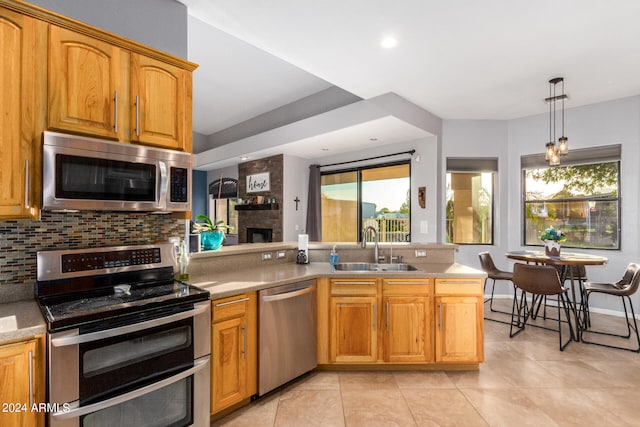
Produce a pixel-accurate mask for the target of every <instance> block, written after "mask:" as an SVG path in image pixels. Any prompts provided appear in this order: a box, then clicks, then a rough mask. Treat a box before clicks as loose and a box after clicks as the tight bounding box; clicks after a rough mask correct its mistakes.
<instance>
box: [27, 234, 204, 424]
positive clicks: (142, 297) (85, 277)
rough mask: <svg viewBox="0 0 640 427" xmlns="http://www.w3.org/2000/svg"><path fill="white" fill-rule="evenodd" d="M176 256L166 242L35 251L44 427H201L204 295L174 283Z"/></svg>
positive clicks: (186, 285) (196, 289) (184, 285)
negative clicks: (43, 328)
mask: <svg viewBox="0 0 640 427" xmlns="http://www.w3.org/2000/svg"><path fill="white" fill-rule="evenodd" d="M174 257H175V251H174V246H173V245H172V244H156V245H144V246H120V247H109V248H100V249H81V250H69V251H48V252H38V255H37V265H38V274H37V282H36V297H37V298H38V302H39V304H40V309H41V311H42V313H43V315H44V317H45V319H46V321H47V329H48V333H47V363H48V369H47V371H48V373H47V375H48V378H47V401H48V402H49V403H51V404H52V407H57V408H58V409H59V411H58V412H53V413H50V414H49V418H48V422H49V425H50V426H51V427H57V426H133V425H135V426H190V425H195V426H206V425H209V394H210V386H209V384H210V380H209V375H210V364H209V357H210V352H211V336H210V328H211V307H210V302H209V292H207V291H204V290H202V289H199V288H196V287H194V286H190V285H188V284H185V283H180V282H177V281H174V271H173V265H174ZM53 404H57V405H53Z"/></svg>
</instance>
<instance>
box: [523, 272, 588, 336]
mask: <svg viewBox="0 0 640 427" xmlns="http://www.w3.org/2000/svg"><path fill="white" fill-rule="evenodd" d="M553 267H554V268H555V269H556V270H558V275H559V276H560V282H561V283H562V284H563V286H564V285H566V283H567V281H569V282H571V279H572V278H573V280H574V283H575V282H577V283H578V287H579V289H578V292H579V294H580V301H577V300H574V301H573V303H574V304H576V309H578V310H580V311H581V312H582V321H583V322H587V324H588V322H589V319H588V317H589V313H588V312H587V310H586V304H585V300H586V297H585V293H584V284H585V282H586V281H587V269H586V267H585V266H584V265H581V264H579V265H565V266H561V265H554V266H553ZM551 302H553V301H551ZM541 306H542V307H543V309H542V318H543V319H545V320H546V319H549V320H557V319H554V318H551V317H548V316H547V297H544V298H540V300H539V301H538V307H537V308H536V312H535V313H536V314H535V315H534V318H535V316H536V315H537V314H538V313H539V311H540V307H541Z"/></svg>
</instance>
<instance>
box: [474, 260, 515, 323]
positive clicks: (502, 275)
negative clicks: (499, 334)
mask: <svg viewBox="0 0 640 427" xmlns="http://www.w3.org/2000/svg"><path fill="white" fill-rule="evenodd" d="M478 256H479V257H480V267H481V268H482V270H483V271H484V272H485V273H487V278H486V279H484V287H485V290H486V288H487V280H488V279H491V280H493V284H492V286H491V296H490V297H489V298H487V299H485V300H484V302H485V303H486V302H487V301H489V310H491V311H493V312H495V313H503V314H511V313H509V312H506V311H501V310H497V309H494V308H493V294H494V292H495V289H496V280H506V281H509V282H511V283H513V273H512V272H510V271H503V270H500V269H498V267H496V265H495V263H494V262H493V258H492V257H491V254H490V253H489V252H480V253H479V254H478ZM487 320H495V319H489V318H488V319H487ZM495 321H496V322H500V320H495ZM501 323H506V322H501Z"/></svg>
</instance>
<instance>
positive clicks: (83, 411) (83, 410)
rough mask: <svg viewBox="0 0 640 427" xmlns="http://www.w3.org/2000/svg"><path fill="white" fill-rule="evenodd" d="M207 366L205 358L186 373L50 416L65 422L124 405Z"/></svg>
mask: <svg viewBox="0 0 640 427" xmlns="http://www.w3.org/2000/svg"><path fill="white" fill-rule="evenodd" d="M208 364H209V358H208V357H207V358H206V359H205V358H202V359H199V360H198V361H196V362H195V363H194V364H193V367H192V368H189V369H187V370H186V371H182V372H180V373H179V374H177V375H174V376H172V377H169V378H165V379H163V380H161V381H158V382H155V383H153V384H149V385H147V386H144V387H142V388H139V389H137V390H133V391H130V392H128V393H124V394H121V395H119V396H116V397H112V398H111V399H107V400H103V401H100V402H97V403H94V404H91V405H87V406H82V407H78V406H76V405H74V406H72V407H71V408H70V409H69V410H66V411H65V410H62V411H60V412H54V413H52V414H51V416H52V417H53V419H54V420H66V419H70V418H79V417H81V416H83V415H87V414H90V413H92V412H97V411H99V410H101V409H106V408H110V407H112V406H114V405H118V404H120V403H124V402H127V401H130V400H133V399H135V398H136V397H140V396H144V395H145V394H149V393H152V392H154V391H156V390H159V389H161V388H163V387H166V386H169V385H171V384H174V383H177V382H178V381H181V380H183V379H185V378H187V377H189V376H191V375H195V374H196V373H198V372H199V371H201V370H202V369H204V368H206V367H207V365H208Z"/></svg>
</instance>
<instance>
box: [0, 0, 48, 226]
mask: <svg viewBox="0 0 640 427" xmlns="http://www.w3.org/2000/svg"><path fill="white" fill-rule="evenodd" d="M37 23H38V21H36V20H34V19H32V18H29V17H26V16H23V15H20V14H17V13H14V12H11V11H8V10H6V9H2V8H0V48H1V49H2V61H0V94H2V102H1V103H0V162H1V163H2V167H1V168H0V218H1V219H9V218H28V217H34V216H36V213H37V212H36V209H35V207H34V205H35V204H36V201H35V197H36V194H37V193H36V191H35V186H36V185H37V182H36V178H37V176H38V175H36V174H35V173H34V172H35V170H36V169H37V168H36V165H35V164H34V159H35V157H34V147H35V142H36V141H35V126H36V125H35V123H34V120H35V115H34V114H35V112H34V108H35V85H36V81H35V80H36V74H35V73H36V67H35V56H36V55H37V53H38V52H37V51H36V26H37ZM38 142H39V139H38Z"/></svg>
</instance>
